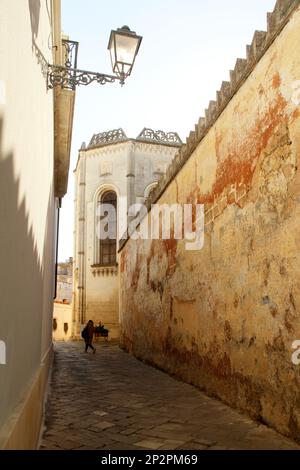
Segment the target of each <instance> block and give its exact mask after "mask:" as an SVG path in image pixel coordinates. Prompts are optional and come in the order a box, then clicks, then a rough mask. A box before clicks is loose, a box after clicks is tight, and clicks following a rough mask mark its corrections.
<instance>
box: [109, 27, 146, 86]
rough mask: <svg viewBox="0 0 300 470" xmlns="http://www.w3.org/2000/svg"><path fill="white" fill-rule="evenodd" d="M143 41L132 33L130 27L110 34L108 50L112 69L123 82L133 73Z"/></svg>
mask: <svg viewBox="0 0 300 470" xmlns="http://www.w3.org/2000/svg"><path fill="white" fill-rule="evenodd" d="M141 41H142V37H141V36H137V35H136V33H135V32H133V31H130V29H129V28H128V26H123V27H122V28H118V29H117V31H111V33H110V38H109V43H108V50H109V51H110V58H111V64H112V69H113V72H114V73H115V74H116V75H118V76H119V77H120V78H122V80H124V79H125V78H126V77H128V76H129V75H130V73H131V70H132V67H133V64H134V61H135V58H136V56H137V53H138V50H139V47H140V44H141Z"/></svg>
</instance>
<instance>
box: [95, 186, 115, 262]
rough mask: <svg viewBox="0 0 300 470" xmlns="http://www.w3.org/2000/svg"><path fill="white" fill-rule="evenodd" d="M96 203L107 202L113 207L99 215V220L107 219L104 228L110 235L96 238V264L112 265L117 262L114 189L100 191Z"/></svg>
mask: <svg viewBox="0 0 300 470" xmlns="http://www.w3.org/2000/svg"><path fill="white" fill-rule="evenodd" d="M98 204H100V205H101V204H105V205H106V204H108V205H110V206H112V207H113V208H114V210H112V211H109V212H106V211H104V215H103V216H102V217H100V221H101V220H103V219H105V220H107V223H106V225H105V226H104V230H105V231H108V228H109V230H110V233H112V235H113V236H112V237H110V238H108V237H107V238H102V237H100V240H98V247H97V248H98V250H97V251H98V253H97V259H98V264H100V265H101V266H113V265H115V264H116V262H117V195H116V193H115V192H114V191H106V192H105V193H102V194H101V195H100V197H99V199H98Z"/></svg>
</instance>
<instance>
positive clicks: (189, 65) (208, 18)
mask: <svg viewBox="0 0 300 470" xmlns="http://www.w3.org/2000/svg"><path fill="white" fill-rule="evenodd" d="M274 5H275V0H226V1H224V0H210V1H209V0H184V1H183V0H151V1H150V0H149V1H145V0H127V1H126V0H125V1H124V0H123V1H121V0H114V1H113V2H110V1H102V0H84V1H83V0H62V27H63V31H64V33H65V34H68V35H69V37H70V39H73V40H76V41H79V55H78V67H79V68H82V69H86V70H92V71H95V72H102V73H108V74H111V73H112V71H111V65H110V58H109V53H108V51H107V43H108V39H109V34H110V31H111V29H116V28H118V27H121V26H123V25H128V26H129V27H130V28H131V29H132V30H134V31H136V33H137V34H140V35H142V36H143V41H142V44H141V48H140V51H139V54H138V56H137V59H136V63H135V67H134V69H133V72H132V75H131V77H129V78H128V79H127V81H126V84H125V86H124V87H120V85H118V84H107V85H103V86H102V85H97V84H94V85H89V86H88V87H79V88H77V96H76V104H75V116H74V128H73V141H72V156H71V168H70V177H69V187H68V194H67V195H66V196H65V198H64V199H63V207H62V211H61V223H60V241H59V260H60V261H63V260H65V259H67V258H68V257H69V256H72V255H73V250H72V242H73V199H74V196H73V194H74V191H73V186H74V181H73V169H74V168H75V164H76V160H77V153H78V148H79V147H80V145H81V142H83V141H86V142H88V141H89V140H90V138H91V137H92V135H93V134H94V133H97V132H103V131H107V130H110V129H116V128H119V127H122V128H123V129H124V131H125V133H126V134H127V136H128V137H137V135H138V134H139V132H140V131H141V130H142V129H143V128H144V127H150V128H152V129H155V130H158V129H161V130H164V131H176V132H178V133H179V135H180V137H181V139H182V140H185V138H186V137H187V135H188V134H189V132H190V130H193V129H194V125H195V123H196V122H198V119H199V117H200V116H203V115H204V109H205V108H206V107H207V106H208V103H209V101H210V100H214V99H215V96H216V91H217V90H218V89H219V88H220V86H221V82H222V80H228V79H229V70H230V69H232V68H233V67H234V65H235V61H236V59H237V57H242V58H243V57H245V55H246V44H249V43H251V40H252V37H253V34H254V31H255V30H256V29H257V30H266V13H267V11H272V10H273V8H274Z"/></svg>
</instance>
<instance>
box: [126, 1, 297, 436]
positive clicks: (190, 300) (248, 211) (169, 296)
mask: <svg viewBox="0 0 300 470" xmlns="http://www.w3.org/2000/svg"><path fill="white" fill-rule="evenodd" d="M296 3H298V8H297V9H296V11H295V12H294V13H293V15H292V16H291V17H290V19H289V21H288V22H287V24H286V26H285V27H284V29H283V30H282V31H281V32H280V33H279V32H278V36H277V38H276V39H275V41H274V42H273V43H272V44H270V46H269V47H268V49H267V51H266V52H265V53H264V55H263V57H262V58H261V59H260V61H259V62H258V63H257V65H256V66H255V67H254V69H253V71H252V73H251V74H250V75H249V76H248V78H246V79H245V80H244V83H243V84H242V85H241V86H240V87H239V89H238V90H237V92H236V93H235V94H234V96H233V97H232V99H231V100H230V101H229V103H228V105H227V106H226V108H225V109H224V110H223V112H222V114H221V115H220V116H219V117H218V118H217V119H216V120H215V121H214V123H212V125H211V126H210V128H209V129H208V131H207V132H206V133H204V136H203V137H202V140H201V141H200V143H199V144H198V145H196V146H195V149H194V150H193V152H192V154H191V155H190V156H189V158H188V159H186V161H185V163H184V165H183V166H182V165H181V169H180V170H179V172H178V171H177V170H176V168H174V166H173V168H171V170H170V171H169V172H168V173H169V175H170V174H172V172H173V173H174V174H175V177H174V178H173V179H171V180H170V181H169V184H168V186H167V187H166V189H165V190H164V191H161V192H160V194H161V195H160V198H159V200H158V202H159V203H161V204H163V203H166V204H173V203H175V202H178V203H180V204H184V203H196V202H197V203H200V204H201V203H203V204H205V224H206V227H205V243H204V248H203V249H202V250H201V251H198V252H195V251H194V252H189V251H186V250H185V243H184V242H183V241H177V240H172V239H171V240H167V241H155V240H154V241H150V240H148V241H142V240H138V241H133V240H128V241H127V243H126V244H125V245H124V246H123V248H122V250H121V252H120V266H121V267H120V272H121V275H120V318H121V344H122V346H123V347H124V348H125V349H127V350H128V351H130V352H132V353H133V354H135V355H136V356H137V357H139V358H141V359H143V360H146V361H149V362H151V363H154V364H156V365H157V366H159V367H161V368H163V369H164V370H166V371H168V372H170V373H174V374H176V375H177V376H179V377H180V378H182V379H183V380H185V381H187V382H190V383H193V384H196V385H197V386H199V387H201V388H203V389H204V390H206V391H207V392H208V393H210V394H213V395H215V396H217V397H220V398H221V399H222V400H224V401H225V402H227V403H229V404H231V405H233V406H237V407H238V408H240V409H242V410H244V411H246V412H248V413H249V414H250V415H251V416H253V417H255V418H257V419H259V420H262V421H264V422H266V423H268V424H269V425H271V426H274V427H275V428H277V429H278V430H279V431H281V432H283V433H285V434H287V435H292V436H293V437H295V438H298V439H300V402H299V386H300V368H299V367H297V366H295V365H293V364H292V361H291V354H292V349H291V345H292V343H293V341H294V340H296V339H300V316H299V312H300V254H299V248H300V237H299V222H300V113H299V103H298V100H297V97H296V94H295V86H296V85H295V84H297V83H296V82H297V81H298V80H299V78H300V76H299V70H300V55H299V51H298V49H297V47H296V44H297V42H298V41H299V35H300V9H299V2H287V1H285V2H277V7H278V5H279V6H280V5H281V6H282V5H283V4H284V5H285V6H289V5H292V4H293V5H294V6H295V4H296ZM273 19H274V18H273ZM269 20H270V22H271V21H272V18H271V17H270V18H269ZM298 84H299V82H298ZM298 98H299V94H298ZM194 134H195V133H194ZM175 161H176V159H175ZM150 214H151V212H150V213H149V218H150Z"/></svg>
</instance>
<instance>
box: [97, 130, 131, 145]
mask: <svg viewBox="0 0 300 470" xmlns="http://www.w3.org/2000/svg"><path fill="white" fill-rule="evenodd" d="M126 140H128V137H127V136H126V134H125V132H124V131H123V129H121V128H120V129H114V130H112V131H109V132H101V133H100V134H94V135H93V137H92V139H91V141H90V143H89V147H99V146H101V145H107V144H112V143H115V142H124V141H126Z"/></svg>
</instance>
